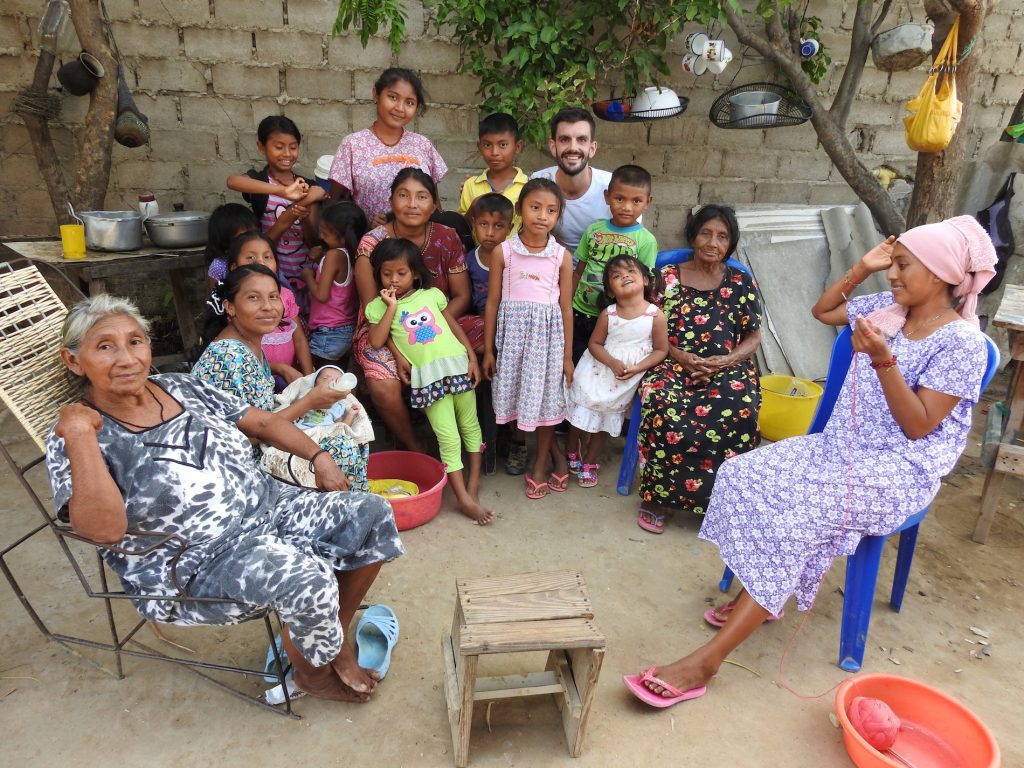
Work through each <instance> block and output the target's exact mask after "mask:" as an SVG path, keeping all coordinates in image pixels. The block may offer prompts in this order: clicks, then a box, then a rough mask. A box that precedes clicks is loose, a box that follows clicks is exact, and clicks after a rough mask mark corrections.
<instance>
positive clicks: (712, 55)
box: [704, 40, 732, 61]
mask: <svg viewBox="0 0 1024 768" xmlns="http://www.w3.org/2000/svg"><path fill="white" fill-rule="evenodd" d="M728 50H729V49H728V48H726V47H725V41H724V40H708V44H707V45H705V46H704V58H706V59H707V60H708V61H717V60H718V59H720V58H721V56H722V52H723V51H728ZM729 55H730V56H731V55H732V54H729Z"/></svg>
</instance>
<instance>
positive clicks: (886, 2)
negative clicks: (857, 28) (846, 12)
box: [858, 0, 892, 38]
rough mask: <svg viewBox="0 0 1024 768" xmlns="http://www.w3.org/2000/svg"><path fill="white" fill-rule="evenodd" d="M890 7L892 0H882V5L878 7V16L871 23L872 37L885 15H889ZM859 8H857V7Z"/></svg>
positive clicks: (876, 32) (880, 26) (880, 25)
mask: <svg viewBox="0 0 1024 768" xmlns="http://www.w3.org/2000/svg"><path fill="white" fill-rule="evenodd" d="M891 7H892V0H882V7H881V8H879V9H878V18H876V19H875V20H874V21H873V22H872V23H871V37H872V38H874V37H875V35H877V34H878V30H879V29H881V28H882V23H883V22H884V21H885V17H886V16H888V15H889V9H890V8H891ZM858 10H859V9H858Z"/></svg>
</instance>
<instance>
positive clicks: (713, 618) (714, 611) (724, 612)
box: [704, 603, 786, 629]
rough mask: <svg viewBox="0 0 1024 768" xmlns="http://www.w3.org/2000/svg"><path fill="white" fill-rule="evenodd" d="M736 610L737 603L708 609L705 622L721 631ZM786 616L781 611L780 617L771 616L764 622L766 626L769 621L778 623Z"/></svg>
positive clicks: (705, 613) (705, 612)
mask: <svg viewBox="0 0 1024 768" xmlns="http://www.w3.org/2000/svg"><path fill="white" fill-rule="evenodd" d="M735 610H736V603H726V604H725V605H720V606H719V607H717V608H708V609H707V610H706V611H704V621H706V622H707V623H708V624H710V625H711V626H712V627H718V628H719V629H721V628H722V627H724V626H725V622H726V621H728V619H729V614H730V613H732V612H733V611H735ZM785 615H786V612H785V611H779V615H778V616H769V617H768V618H767V619H765V620H764V622H765V624H767V623H768V622H769V621H778V620H779V619H781V618H782V617H783V616H785ZM722 616H725V618H724V619H723V618H721V617H722Z"/></svg>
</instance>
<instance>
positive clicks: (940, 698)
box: [835, 674, 1000, 768]
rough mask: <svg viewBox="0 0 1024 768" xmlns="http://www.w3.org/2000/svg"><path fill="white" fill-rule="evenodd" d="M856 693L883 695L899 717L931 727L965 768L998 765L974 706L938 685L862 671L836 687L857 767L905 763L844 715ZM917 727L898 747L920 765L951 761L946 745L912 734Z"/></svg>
mask: <svg viewBox="0 0 1024 768" xmlns="http://www.w3.org/2000/svg"><path fill="white" fill-rule="evenodd" d="M855 696H867V697H870V698H875V699H881V700H882V701H884V702H885V703H886V704H888V705H889V706H890V707H892V710H893V712H895V713H896V716H897V717H899V718H900V720H902V721H904V722H905V723H908V724H910V726H911V727H912V726H914V725H916V726H918V727H919V728H920V729H923V730H921V731H919V732H918V736H920V734H922V733H927V732H930V733H931V734H934V735H935V736H937V737H938V738H939V739H941V741H942V742H945V745H948V747H951V748H952V749H953V750H955V751H956V753H957V754H958V755H959V757H960V758H961V759H960V761H959V762H958V763H956V764H957V765H962V766H963V768H999V765H1000V760H999V745H998V744H996V740H995V738H994V737H993V736H992V733H991V732H990V731H989V729H988V728H986V727H985V724H984V723H983V722H981V720H979V719H978V716H977V715H975V714H974V713H973V712H971V710H969V709H968V708H967V707H965V706H964V705H963V704H961V703H960V702H959V701H957V700H956V699H954V698H952V697H950V696H947V695H946V694H944V693H943V692H942V691H940V690H938V689H937V688H932V687H931V686H930V685H925V684H924V683H919V682H917V681H916V680H911V679H910V678H907V677H899V676H897V675H882V674H864V675H856V676H854V677H851V678H850V679H849V680H847V681H846V682H844V683H843V684H842V685H840V686H839V690H837V691H836V700H835V707H836V715H837V716H838V717H839V722H840V723H842V726H843V741H844V742H845V744H846V751H847V752H848V753H849V755H850V759H851V760H853V762H854V764H855V765H856V766H858V768H906V764H905V763H901V762H900V761H898V760H897V759H896V758H894V757H891V756H889V755H886V754H883V753H881V752H879V751H878V750H876V749H875V748H874V747H872V746H871V745H870V744H868V743H867V741H865V739H864V738H863V737H862V736H861V735H860V734H859V733H857V731H856V730H855V729H854V728H853V726H852V725H851V723H850V718H849V717H847V715H846V710H847V708H848V707H849V706H850V702H851V701H853V698H854V697H855ZM913 735H915V733H914V731H911V732H910V733H908V735H907V736H908V738H907V739H905V738H904V736H903V735H901V736H900V738H899V739H897V741H896V744H895V745H894V746H893V749H895V750H896V751H897V752H899V753H900V754H901V755H902V756H903V757H905V758H907V759H908V760H909V761H910V762H911V763H913V764H914V765H915V766H920V768H938V766H947V765H951V762H950V760H949V755H948V752H947V750H946V749H945V748H944V745H943V744H942V743H941V742H939V741H937V740H936V741H930V740H929V739H927V738H921V737H919V738H914V739H910V738H909V737H910V736H913Z"/></svg>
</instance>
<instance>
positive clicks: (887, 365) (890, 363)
mask: <svg viewBox="0 0 1024 768" xmlns="http://www.w3.org/2000/svg"><path fill="white" fill-rule="evenodd" d="M894 365H896V355H893V356H892V357H890V358H889V359H888V360H883V361H882V362H880V363H871V367H872V368H874V369H875V370H876V371H877V370H878V369H879V368H881V369H883V370H884V369H886V368H892V367H893V366H894Z"/></svg>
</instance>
